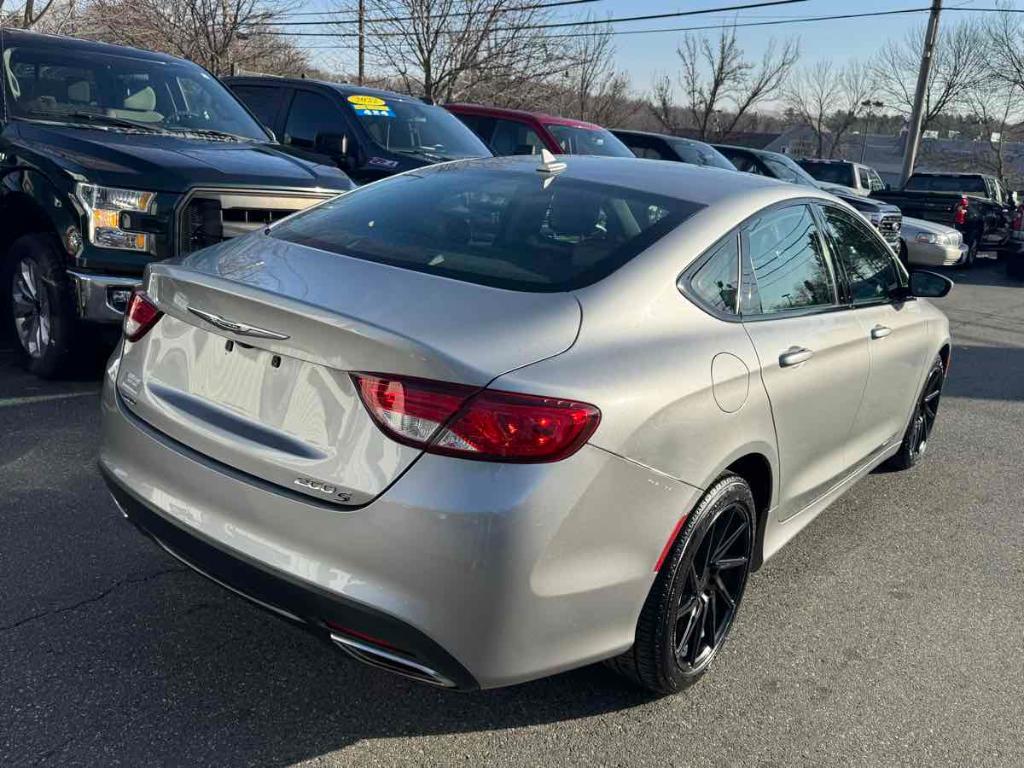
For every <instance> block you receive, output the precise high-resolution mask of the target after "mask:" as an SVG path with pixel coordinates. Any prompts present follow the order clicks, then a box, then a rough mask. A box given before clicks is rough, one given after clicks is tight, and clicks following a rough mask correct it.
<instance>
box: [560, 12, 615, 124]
mask: <svg viewBox="0 0 1024 768" xmlns="http://www.w3.org/2000/svg"><path fill="white" fill-rule="evenodd" d="M586 29H587V31H586V33H584V34H583V35H581V36H580V37H573V38H570V39H569V40H568V41H567V45H566V50H565V57H566V59H567V62H566V64H565V68H564V70H563V72H562V75H561V77H560V78H556V79H555V83H553V86H554V88H556V89H557V91H558V92H559V98H558V105H559V110H558V111H559V114H563V115H566V116H568V117H576V118H579V119H580V120H589V121H591V122H594V123H601V124H609V125H610V124H618V123H620V122H621V121H622V120H624V119H625V118H626V117H628V116H629V114H630V113H631V112H632V111H633V110H634V109H635V105H633V104H632V103H630V102H629V100H628V98H627V94H628V92H629V76H628V75H627V74H626V73H625V72H621V71H619V70H617V69H616V68H615V43H614V39H613V38H612V34H611V32H612V29H611V27H610V26H605V25H599V26H592V27H587V28H586Z"/></svg>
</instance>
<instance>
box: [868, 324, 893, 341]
mask: <svg viewBox="0 0 1024 768" xmlns="http://www.w3.org/2000/svg"><path fill="white" fill-rule="evenodd" d="M890 333H892V328H889V327H888V326H885V325H876V326H875V327H874V328H872V329H871V338H872V339H884V338H885V337H886V336H888V335H889V334H890Z"/></svg>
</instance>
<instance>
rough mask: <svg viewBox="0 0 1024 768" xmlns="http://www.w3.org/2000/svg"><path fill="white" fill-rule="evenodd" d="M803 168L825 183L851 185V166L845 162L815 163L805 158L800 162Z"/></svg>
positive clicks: (853, 184)
mask: <svg viewBox="0 0 1024 768" xmlns="http://www.w3.org/2000/svg"><path fill="white" fill-rule="evenodd" d="M800 165H802V166H803V168H804V170H805V171H807V172H808V173H809V174H810V175H811V176H813V177H814V178H816V179H817V180H818V181H824V182H825V183H827V184H839V185H841V186H844V187H853V186H856V184H855V183H854V181H853V166H852V165H846V164H845V163H816V162H814V161H813V160H805V161H804V162H802V163H800Z"/></svg>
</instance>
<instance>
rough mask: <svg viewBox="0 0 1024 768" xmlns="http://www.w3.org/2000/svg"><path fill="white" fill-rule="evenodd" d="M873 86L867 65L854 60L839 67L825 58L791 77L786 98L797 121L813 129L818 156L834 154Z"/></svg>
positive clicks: (858, 114)
mask: <svg viewBox="0 0 1024 768" xmlns="http://www.w3.org/2000/svg"><path fill="white" fill-rule="evenodd" d="M873 89H874V78H873V75H872V72H871V70H870V68H868V67H866V66H864V65H862V64H859V63H857V62H851V63H850V64H848V65H847V66H846V67H845V68H839V67H837V66H835V65H834V64H833V63H832V62H831V61H826V62H824V63H822V64H817V65H814V66H812V67H809V68H807V69H805V70H804V71H803V72H801V73H800V74H799V75H798V76H797V77H795V78H792V79H791V81H790V85H789V87H788V88H787V89H786V102H787V104H788V105H789V107H790V108H791V109H792V110H793V113H794V114H795V115H796V117H797V118H798V119H799V120H800V122H801V123H803V124H805V125H807V126H808V127H809V128H810V129H811V130H812V131H813V132H814V138H815V143H816V145H817V157H829V158H831V157H833V156H834V155H835V153H836V151H837V150H838V149H839V147H840V145H841V143H842V140H843V137H844V136H845V135H846V133H847V132H848V131H849V130H850V128H852V127H853V125H854V124H855V123H856V121H857V119H858V117H860V115H861V113H862V112H863V110H864V106H863V102H864V101H866V100H867V99H868V97H869V96H871V94H872V91H873Z"/></svg>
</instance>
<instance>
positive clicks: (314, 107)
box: [284, 91, 345, 149]
mask: <svg viewBox="0 0 1024 768" xmlns="http://www.w3.org/2000/svg"><path fill="white" fill-rule="evenodd" d="M344 132H345V124H344V123H343V122H342V118H341V115H340V114H338V110H337V108H336V107H335V106H334V104H333V103H332V102H331V100H330V99H328V98H327V97H326V96H321V95H320V94H319V93H310V92H309V91H298V92H297V93H296V94H295V98H294V99H293V100H292V107H291V109H290V110H288V122H287V123H285V126H284V143H285V144H291V145H292V146H296V147H304V148H306V149H313V147H314V145H315V143H316V136H317V134H318V133H344Z"/></svg>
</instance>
